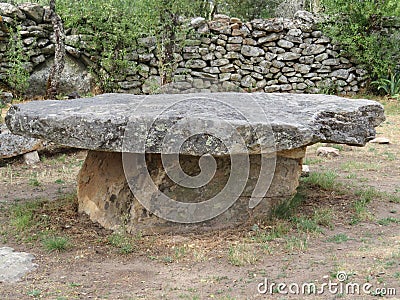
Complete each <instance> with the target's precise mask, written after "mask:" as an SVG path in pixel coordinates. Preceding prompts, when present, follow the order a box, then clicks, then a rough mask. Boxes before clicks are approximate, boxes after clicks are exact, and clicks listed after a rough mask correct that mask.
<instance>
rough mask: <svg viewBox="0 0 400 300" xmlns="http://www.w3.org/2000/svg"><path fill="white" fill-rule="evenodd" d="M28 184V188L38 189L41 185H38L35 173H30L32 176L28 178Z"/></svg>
mask: <svg viewBox="0 0 400 300" xmlns="http://www.w3.org/2000/svg"><path fill="white" fill-rule="evenodd" d="M28 184H29V185H30V186H33V187H38V186H40V185H41V183H40V182H39V180H38V177H37V173H36V172H34V173H32V175H31V176H30V178H29V182H28Z"/></svg>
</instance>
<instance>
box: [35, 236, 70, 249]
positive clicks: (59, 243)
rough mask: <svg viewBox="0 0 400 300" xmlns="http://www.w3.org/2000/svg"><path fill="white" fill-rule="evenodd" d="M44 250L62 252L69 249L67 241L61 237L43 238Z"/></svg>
mask: <svg viewBox="0 0 400 300" xmlns="http://www.w3.org/2000/svg"><path fill="white" fill-rule="evenodd" d="M42 243H43V246H44V248H45V249H46V250H47V251H49V252H54V251H56V252H62V251H65V250H67V248H68V247H69V239H68V238H67V237H62V236H50V237H45V238H43V240H42Z"/></svg>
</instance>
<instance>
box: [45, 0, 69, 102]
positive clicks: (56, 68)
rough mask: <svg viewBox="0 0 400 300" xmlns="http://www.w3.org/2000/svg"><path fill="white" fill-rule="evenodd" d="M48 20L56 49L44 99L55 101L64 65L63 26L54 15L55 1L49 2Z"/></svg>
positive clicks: (59, 19)
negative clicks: (51, 27)
mask: <svg viewBox="0 0 400 300" xmlns="http://www.w3.org/2000/svg"><path fill="white" fill-rule="evenodd" d="M50 18H51V23H52V24H53V29H54V37H55V42H56V45H55V46H56V47H55V52H54V65H53V67H52V68H51V70H50V74H49V79H48V81H47V91H46V98H47V99H55V98H56V96H57V94H58V89H59V86H60V80H61V74H62V71H63V70H64V64H65V61H64V59H65V45H64V40H65V34H64V26H63V23H62V20H61V18H60V16H59V15H58V14H56V5H55V0H50Z"/></svg>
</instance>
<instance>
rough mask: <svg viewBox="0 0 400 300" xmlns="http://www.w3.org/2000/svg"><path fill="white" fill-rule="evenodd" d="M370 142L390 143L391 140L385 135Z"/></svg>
mask: <svg viewBox="0 0 400 300" xmlns="http://www.w3.org/2000/svg"><path fill="white" fill-rule="evenodd" d="M370 143H374V144H390V140H389V139H388V138H385V137H378V138H376V139H373V140H372V141H370Z"/></svg>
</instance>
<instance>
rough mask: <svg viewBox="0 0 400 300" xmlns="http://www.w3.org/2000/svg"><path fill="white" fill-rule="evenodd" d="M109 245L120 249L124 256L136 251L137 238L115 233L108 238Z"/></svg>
mask: <svg viewBox="0 0 400 300" xmlns="http://www.w3.org/2000/svg"><path fill="white" fill-rule="evenodd" d="M107 242H108V244H109V245H111V246H113V247H115V248H117V249H118V251H119V252H120V253H122V254H129V253H132V252H134V250H135V237H131V236H128V235H126V234H124V233H118V232H114V233H113V234H111V235H110V236H108V238H107Z"/></svg>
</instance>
